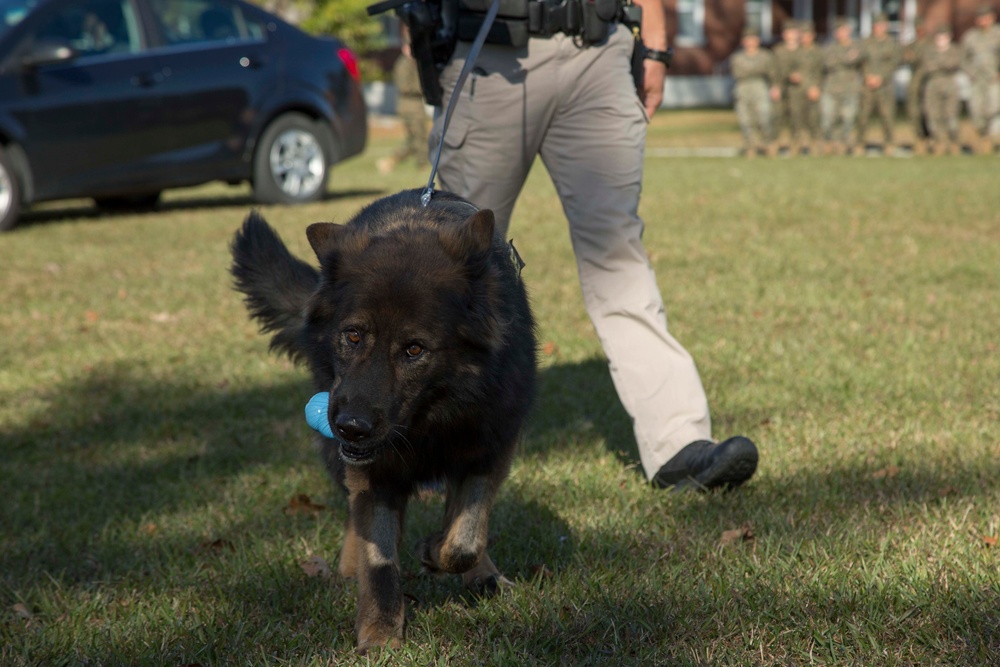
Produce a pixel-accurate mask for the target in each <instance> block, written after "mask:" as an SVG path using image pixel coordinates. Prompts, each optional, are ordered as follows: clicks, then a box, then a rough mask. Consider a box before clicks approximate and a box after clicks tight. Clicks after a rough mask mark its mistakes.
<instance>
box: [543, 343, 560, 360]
mask: <svg viewBox="0 0 1000 667" xmlns="http://www.w3.org/2000/svg"><path fill="white" fill-rule="evenodd" d="M557 352H559V346H558V345H556V344H555V343H553V342H552V341H548V342H546V343H545V345H543V346H542V354H544V355H545V356H546V357H551V356H552V355H554V354H556V353H557Z"/></svg>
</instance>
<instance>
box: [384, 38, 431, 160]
mask: <svg viewBox="0 0 1000 667" xmlns="http://www.w3.org/2000/svg"><path fill="white" fill-rule="evenodd" d="M392 81H393V83H394V84H396V92H397V95H398V96H397V101H396V115H397V116H399V119H400V120H401V121H402V123H403V131H404V133H405V137H404V139H403V144H402V145H401V146H400V147H399V148H398V149H396V152H395V153H393V154H392V157H391V158H389V159H388V160H386V161H383V162H380V163H379V171H381V172H382V173H387V172H389V171H391V170H392V168H393V167H394V166H395V165H396V164H398V163H400V162H402V161H403V160H406V159H408V158H413V159H414V160H416V161H417V163H418V165H423V164H425V160H426V159H427V151H428V142H427V134H428V131H429V129H428V125H429V122H428V118H427V112H426V110H425V109H424V98H423V93H422V92H421V90H420V75H419V74H418V73H417V63H416V61H414V60H413V58H411V57H409V56H407V55H406V54H400V56H399V58H397V59H396V64H395V65H394V66H393V68H392Z"/></svg>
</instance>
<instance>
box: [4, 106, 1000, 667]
mask: <svg viewBox="0 0 1000 667" xmlns="http://www.w3.org/2000/svg"><path fill="white" fill-rule="evenodd" d="M710 121H711V122H701V121H691V120H690V117H685V116H684V115H683V114H664V115H662V116H660V117H658V119H657V121H656V126H655V127H654V131H653V133H652V134H651V137H655V138H656V140H657V141H659V142H660V145H668V144H669V141H670V136H672V134H673V133H675V132H677V130H676V127H683V125H684V123H693V124H695V125H699V127H704V126H706V125H711V124H712V123H716V122H718V123H723V121H722V120H711V119H710ZM727 122H728V121H727ZM730 125H731V122H730ZM392 146H393V141H392V140H391V138H390V137H377V138H376V139H375V141H374V142H373V145H372V147H371V148H370V149H369V151H368V152H367V153H366V154H365V155H364V156H362V157H360V158H357V159H355V160H352V161H350V162H348V163H346V164H344V165H342V166H341V167H339V168H338V169H337V170H336V171H335V174H334V176H333V182H332V186H333V187H332V197H331V198H330V199H328V200H327V201H324V202H322V203H319V204H315V205H309V206H303V207H299V208H281V207H265V208H263V209H262V211H263V213H264V214H265V216H266V217H267V218H268V219H269V220H270V221H271V222H272V224H274V225H275V226H276V227H277V228H278V229H279V230H280V232H281V233H282V234H283V236H284V238H285V239H286V241H287V242H288V243H289V245H290V246H291V247H292V248H293V250H295V251H296V252H298V253H299V254H300V255H301V256H303V257H309V252H308V244H307V243H306V240H305V235H304V229H305V226H306V225H307V224H308V223H311V222H314V221H317V220H335V221H344V220H345V219H347V218H348V217H349V216H351V215H353V214H354V213H355V212H356V211H357V210H358V209H359V208H360V207H361V206H362V205H364V204H365V203H367V202H369V201H371V200H372V199H373V198H375V197H377V196H380V195H383V194H390V193H392V192H394V191H396V190H399V189H402V188H406V187H418V186H420V185H422V184H423V182H424V181H425V180H426V177H427V174H426V170H424V169H422V168H417V167H413V166H405V167H403V168H400V169H399V170H397V171H396V172H395V173H394V174H393V175H392V176H390V177H378V176H377V175H376V171H375V168H374V160H375V158H377V157H379V156H382V155H386V154H388V152H389V151H390V150H391V149H392ZM998 173H1000V158H986V157H970V156H960V157H944V158H933V159H931V158H925V159H912V160H882V159H872V160H852V159H846V158H823V159H795V160H791V159H781V160H758V161H755V162H752V163H748V162H745V161H742V160H739V159H659V158H650V159H649V161H648V164H647V171H646V185H645V195H644V198H643V204H642V209H641V213H642V215H643V217H644V219H645V220H646V223H647V229H646V241H647V249H648V251H649V254H650V256H651V258H652V261H653V262H654V264H655V266H656V270H657V274H658V276H659V280H660V286H661V288H662V290H663V293H664V297H665V300H666V303H667V312H668V316H669V318H670V323H671V328H672V331H673V333H674V335H675V336H676V337H677V338H678V339H679V340H680V341H681V342H682V343H684V345H685V346H686V347H687V348H688V349H689V350H690V351H691V353H692V354H693V355H694V357H695V359H696V360H697V362H698V364H699V368H700V370H701V373H702V378H703V381H704V383H705V386H706V389H707V391H708V394H709V400H710V402H711V405H712V409H713V417H714V420H715V428H716V431H717V435H719V436H726V435H729V434H732V433H737V432H738V433H745V434H747V435H749V436H751V437H753V438H754V439H755V440H756V441H757V442H758V444H759V445H760V447H761V465H760V468H759V471H758V474H757V476H756V477H755V478H754V479H753V481H752V482H751V483H750V484H749V485H747V486H746V487H744V488H743V489H741V490H739V491H738V492H735V493H730V494H717V495H710V496H704V495H694V494H692V495H680V494H669V493H664V492H660V491H655V490H652V489H650V488H649V487H648V486H647V485H646V484H645V483H644V479H643V477H642V475H641V472H640V470H639V469H638V464H637V458H636V453H635V449H634V444H633V442H632V436H631V429H630V425H629V421H628V418H627V416H626V415H625V414H624V413H623V411H622V409H621V406H620V404H619V403H618V400H617V398H616V396H615V393H614V389H613V387H612V385H611V381H610V379H609V376H608V373H607V368H606V364H605V362H604V360H603V357H602V353H601V349H600V346H599V344H598V342H597V340H596V338H595V336H594V334H593V331H592V329H591V326H590V323H589V320H588V319H587V316H586V313H585V312H584V309H583V306H582V300H581V298H580V296H579V288H578V286H577V282H576V269H575V266H574V264H573V260H572V251H571V248H570V246H569V242H568V237H567V232H566V224H565V221H564V219H563V217H562V213H561V209H560V207H559V205H558V202H557V200H556V197H555V194H554V191H553V189H552V187H551V185H550V184H549V182H548V180H547V176H546V174H545V173H544V170H542V169H541V168H540V167H539V168H538V169H536V170H535V172H534V173H533V174H532V177H531V179H530V182H529V184H528V186H527V187H526V189H525V192H524V194H523V195H522V198H521V201H520V204H519V206H518V209H517V210H516V211H515V221H514V223H513V225H512V230H511V233H512V235H513V237H514V239H515V241H516V243H517V247H518V249H519V251H520V253H521V255H522V256H523V258H524V260H525V262H526V263H527V266H526V268H525V270H524V274H523V275H524V277H525V279H526V281H527V284H528V286H529V289H530V290H531V294H532V298H533V304H534V307H535V312H536V316H537V319H538V321H539V324H540V340H541V342H542V343H544V344H546V348H545V349H546V354H544V355H543V360H542V368H541V392H540V397H539V401H538V405H537V408H536V410H535V412H534V415H533V417H532V419H531V420H530V424H529V428H528V431H527V433H526V436H525V439H524V443H523V446H522V448H521V453H520V456H519V458H518V460H517V462H516V464H515V466H514V469H513V472H512V474H511V477H510V480H509V481H508V482H507V484H506V485H505V486H504V488H503V490H502V492H501V494H500V498H499V501H498V503H497V506H496V510H495V513H494V517H493V522H492V533H493V537H494V543H493V545H492V547H491V553H492V555H493V558H494V561H496V562H497V564H498V565H499V566H500V568H501V569H502V570H503V571H504V572H505V574H507V575H508V576H509V577H510V578H512V579H515V580H516V581H517V583H518V586H517V587H516V589H515V590H513V591H512V592H510V593H508V594H504V595H502V596H500V597H497V598H493V599H488V600H475V599H471V598H469V597H467V596H466V595H465V594H464V592H463V591H462V589H461V587H460V586H459V584H458V582H457V581H454V580H452V579H442V580H435V579H428V578H425V577H423V576H421V575H420V574H419V573H418V568H417V562H416V559H415V557H414V556H413V555H412V546H413V544H414V542H415V541H416V539H417V538H419V537H420V536H422V535H423V534H425V533H426V532H428V531H430V530H432V529H433V528H434V527H435V526H436V525H437V524H438V522H439V521H440V516H441V512H442V501H441V499H440V498H430V499H426V500H420V501H418V500H415V501H414V502H413V504H412V505H411V510H410V512H409V516H408V525H407V530H406V536H405V545H404V553H403V568H404V571H405V574H404V577H405V578H404V589H405V592H406V594H407V601H408V602H407V605H408V612H407V615H408V626H407V638H408V641H407V642H406V644H405V647H404V648H403V649H401V650H399V651H397V652H395V653H386V654H381V655H375V656H373V657H371V658H369V659H365V658H357V657H356V656H355V655H354V653H353V644H354V636H353V619H354V613H355V593H354V590H353V587H352V586H351V585H350V584H347V583H345V582H343V581H341V580H339V579H338V578H336V577H334V578H332V579H327V578H324V577H323V576H310V575H311V574H314V573H313V572H312V570H311V569H310V567H309V564H310V562H312V563H315V562H316V561H315V560H313V561H310V560H309V559H311V558H312V559H314V558H315V557H319V558H321V559H324V560H325V561H326V562H329V563H335V561H336V558H337V554H338V550H339V546H340V540H341V536H342V532H343V527H342V517H343V513H344V508H345V503H344V501H343V500H342V499H341V498H340V497H339V495H338V494H337V493H336V492H335V491H334V489H333V487H332V485H331V484H330V483H329V482H328V480H327V479H326V477H325V473H324V472H323V471H322V469H321V466H320V465H319V462H318V460H317V457H316V455H315V452H314V451H313V450H312V447H311V440H310V435H309V430H308V427H307V426H306V424H305V422H304V420H303V418H302V409H303V406H304V404H305V402H306V400H307V398H308V397H309V395H310V393H311V392H310V388H309V383H308V382H307V380H306V376H305V373H304V372H303V371H302V370H300V369H297V368H295V367H293V366H292V365H291V364H290V363H288V362H287V361H285V360H282V359H277V358H275V357H273V356H269V355H268V353H267V340H266V339H265V338H264V337H262V336H260V335H258V334H257V332H256V330H255V327H254V325H253V324H252V323H251V322H249V321H248V319H247V316H246V313H245V310H244V308H243V305H242V303H241V301H240V298H239V296H238V295H237V294H236V293H235V292H233V291H232V289H231V287H230V278H229V276H228V273H227V270H228V265H229V259H228V248H227V244H228V242H229V239H230V237H231V236H232V234H233V232H234V230H235V229H236V227H237V226H238V225H239V224H240V222H241V221H242V219H243V217H244V216H245V215H246V213H247V212H248V210H249V209H250V208H251V206H252V204H251V202H250V200H249V198H248V192H247V191H246V190H245V189H230V188H225V187H222V186H210V187H205V188H198V189H192V190H186V191H179V192H176V193H169V194H168V196H167V197H166V199H165V203H164V205H163V207H162V209H161V210H160V211H158V212H155V213H151V214H146V215H120V216H97V215H96V213H94V212H93V210H92V209H91V208H90V207H89V204H87V203H86V202H84V203H81V204H76V203H70V204H68V205H67V204H59V205H52V206H45V207H42V208H41V209H39V210H36V211H34V212H33V213H31V214H29V216H28V217H29V219H28V221H27V222H26V224H25V225H24V226H23V227H22V228H19V229H18V230H16V231H15V232H13V233H11V234H7V235H4V236H2V237H0V286H2V289H3V308H2V309H0V338H2V341H3V344H2V346H0V458H2V463H0V489H2V492H3V496H4V497H3V502H2V503H0V665H4V666H6V665H117V664H122V665H188V664H199V665H205V666H207V665H229V664H232V665H236V664H239V665H248V664H267V665H286V664H288V665H340V664H355V663H358V664H365V662H366V661H368V660H370V661H371V662H372V663H377V664H416V665H425V664H441V665H520V664H536V665H550V664H566V665H581V664H601V665H604V664H607V665H618V664H634V665H649V664H665V665H672V664H697V665H719V664H723V665H724V664H730V665H751V664H767V665H772V664H774V665H777V664H780V665H805V664H828V665H841V664H857V665H876V664H877V665H911V664H918V663H919V664H968V665H987V664H998V663H1000V544H998V543H997V538H998V537H1000V486H998V482H1000V438H998V433H1000V423H998V422H1000V191H998V190H997V174H998ZM297 494H307V495H308V496H309V497H310V498H311V501H312V504H313V505H312V506H309V505H307V506H305V507H301V506H300V507H297V508H295V507H291V506H290V499H291V498H293V497H294V496H296V495H297ZM316 505H322V506H323V507H317V506H316ZM727 531H739V532H737V533H730V532H727ZM733 535H736V536H737V538H736V539H735V540H733V539H731V538H732V536H733ZM303 564H305V565H306V567H303ZM307 570H309V571H308V572H307Z"/></svg>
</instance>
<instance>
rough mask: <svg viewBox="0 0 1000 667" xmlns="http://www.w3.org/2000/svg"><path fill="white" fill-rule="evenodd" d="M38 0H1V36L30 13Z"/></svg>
mask: <svg viewBox="0 0 1000 667" xmlns="http://www.w3.org/2000/svg"><path fill="white" fill-rule="evenodd" d="M36 4H38V3H37V0H0V37H3V36H4V34H5V33H6V32H7V31H8V30H10V29H11V28H13V27H14V26H16V25H17V24H18V23H20V22H21V21H22V20H23V19H24V17H25V16H27V15H28V12H30V11H31V10H32V9H34V7H35V5H36Z"/></svg>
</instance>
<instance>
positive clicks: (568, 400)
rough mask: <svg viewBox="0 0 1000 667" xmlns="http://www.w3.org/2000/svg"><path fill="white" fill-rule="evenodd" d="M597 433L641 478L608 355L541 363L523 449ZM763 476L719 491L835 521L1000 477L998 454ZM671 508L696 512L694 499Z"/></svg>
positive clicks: (742, 426) (932, 499)
mask: <svg viewBox="0 0 1000 667" xmlns="http://www.w3.org/2000/svg"><path fill="white" fill-rule="evenodd" d="M788 411H794V407H791V406H772V407H770V408H768V409H767V410H758V411H747V412H745V413H741V414H718V413H715V414H713V423H714V428H715V430H716V432H717V433H723V434H735V433H737V432H744V433H746V435H749V436H750V437H754V433H753V432H752V431H753V429H754V427H755V426H758V425H762V424H765V423H766V422H767V421H768V420H769V418H770V416H771V415H772V414H774V413H781V412H788ZM595 437H597V438H600V439H601V440H602V441H603V442H604V446H605V448H606V449H607V450H608V451H609V452H610V453H612V454H614V455H615V456H616V457H617V459H618V460H619V461H620V462H621V463H622V465H628V466H632V467H633V468H634V472H635V475H636V478H637V479H640V480H644V476H643V474H642V468H641V466H640V465H639V454H638V450H637V448H636V444H635V440H634V437H633V435H632V425H631V420H630V418H629V417H628V415H627V413H626V412H625V410H624V408H623V407H622V406H621V403H620V401H619V400H618V395H617V393H616V392H615V388H614V385H613V383H612V381H611V377H610V374H609V372H608V368H607V362H606V361H604V360H603V359H600V358H595V359H589V360H586V361H583V362H579V363H572V364H556V365H553V366H550V367H547V368H544V369H543V370H542V371H541V373H540V375H539V398H538V402H537V405H536V408H535V411H534V414H533V415H532V418H531V419H530V422H529V432H528V438H527V441H526V442H525V444H524V447H523V452H524V453H525V454H527V455H537V456H543V457H544V456H545V455H546V453H547V452H551V451H552V450H554V449H565V448H568V447H572V446H574V445H575V443H577V442H579V441H580V440H581V439H586V438H590V439H593V438H595ZM758 445H759V447H760V451H761V463H760V469H766V468H767V467H768V443H767V442H764V441H760V442H758ZM904 455H905V454H904V453H902V452H901V453H900V456H904ZM880 468H881V469H880ZM763 477H764V476H759V477H757V478H755V479H754V480H752V481H751V482H750V483H748V484H747V485H746V486H745V487H743V488H741V489H739V490H737V491H735V492H733V493H732V494H725V495H733V496H739V497H751V498H752V499H753V501H752V502H753V503H754V504H757V505H759V506H762V507H772V508H786V509H788V510H794V511H796V512H798V511H808V509H809V508H817V507H820V506H823V507H827V508H836V509H837V511H838V517H843V518H842V519H840V520H843V521H845V523H846V524H847V525H848V527H849V526H850V522H851V521H852V519H853V517H856V516H858V514H859V513H868V512H870V511H871V510H872V508H878V507H884V506H888V505H901V504H924V503H931V504H936V503H942V502H950V501H951V500H954V499H956V498H961V497H963V496H968V497H975V496H977V495H980V494H982V493H984V492H992V490H993V488H994V482H993V481H992V480H995V479H998V478H1000V459H997V458H995V457H982V458H980V459H977V460H971V461H963V462H960V463H956V464H954V465H951V466H949V468H948V469H941V468H939V467H938V466H937V465H936V462H933V461H932V462H925V461H912V460H910V461H907V463H906V465H901V466H899V468H898V469H893V470H889V469H888V468H887V467H885V466H873V465H870V464H866V463H865V462H863V461H857V462H852V463H847V462H843V461H840V462H838V463H837V464H836V465H834V464H831V465H828V466H823V467H822V469H818V470H806V471H802V470H799V471H796V472H794V473H793V474H788V475H780V474H779V475H777V476H775V475H768V476H767V477H766V479H764V478H763ZM653 492H656V491H653V490H651V493H653ZM724 507H725V503H723V504H722V505H720V506H719V508H720V510H721V511H724ZM677 509H678V510H680V511H682V512H683V511H691V512H694V513H696V514H701V513H702V509H701V505H699V504H698V503H694V504H689V505H685V506H684V507H679V508H677ZM825 529H828V526H827V528H825Z"/></svg>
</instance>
